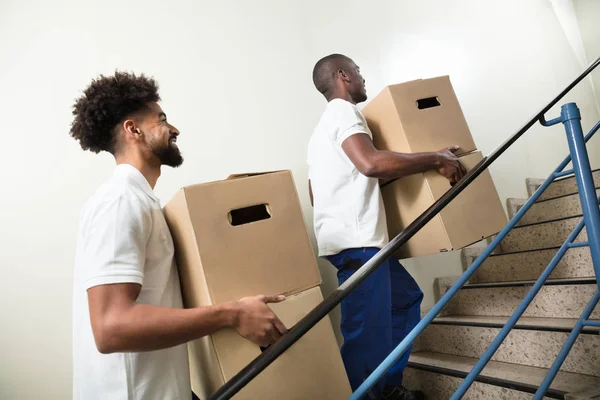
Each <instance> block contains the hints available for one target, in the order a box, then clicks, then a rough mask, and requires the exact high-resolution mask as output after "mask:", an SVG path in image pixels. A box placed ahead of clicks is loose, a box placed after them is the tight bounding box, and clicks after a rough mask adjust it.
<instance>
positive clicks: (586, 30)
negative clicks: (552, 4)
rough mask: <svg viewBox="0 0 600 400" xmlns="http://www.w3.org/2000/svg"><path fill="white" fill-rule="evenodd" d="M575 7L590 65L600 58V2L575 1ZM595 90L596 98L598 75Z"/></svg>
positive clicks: (598, 83) (598, 88)
mask: <svg viewBox="0 0 600 400" xmlns="http://www.w3.org/2000/svg"><path fill="white" fill-rule="evenodd" d="M573 6H574V7H573V8H574V10H575V14H576V16H577V22H578V25H579V30H580V32H581V39H582V42H583V47H584V50H585V56H586V61H587V62H589V63H590V62H592V61H594V60H596V59H597V58H598V57H600V35H598V21H599V18H600V2H598V1H596V0H573ZM594 88H595V91H596V96H598V94H600V76H598V74H596V78H595V79H594Z"/></svg>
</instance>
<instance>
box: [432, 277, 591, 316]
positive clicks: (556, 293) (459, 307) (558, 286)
mask: <svg viewBox="0 0 600 400" xmlns="http://www.w3.org/2000/svg"><path fill="white" fill-rule="evenodd" d="M533 283H534V282H533V281H521V282H509V283H506V282H504V283H480V284H470V285H465V286H464V287H463V288H462V289H461V290H459V291H458V293H457V294H456V295H455V296H454V298H453V299H452V300H451V301H450V302H449V303H448V305H447V306H446V307H445V308H444V310H443V311H442V314H441V315H440V316H449V315H482V316H492V317H497V316H510V315H512V313H513V311H514V310H515V309H516V307H517V306H518V305H519V303H521V301H522V300H523V298H524V297H525V295H526V294H527V292H529V290H530V289H531V286H532V285H533ZM597 288H598V285H597V284H596V281H595V279H561V280H554V281H548V282H547V284H546V285H544V286H543V287H542V288H541V289H540V291H539V293H538V294H537V296H536V297H535V298H534V299H533V301H532V302H531V304H530V305H529V307H528V308H527V309H526V310H525V313H524V314H523V316H524V317H545V318H579V316H580V315H581V312H582V311H583V310H584V308H585V306H586V305H587V304H588V303H589V301H590V299H591V298H592V296H593V294H594V293H595V291H596V290H597ZM599 317H600V306H597V307H596V309H595V311H594V312H593V313H592V317H591V318H594V319H599Z"/></svg>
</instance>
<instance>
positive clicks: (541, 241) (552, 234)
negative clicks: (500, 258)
mask: <svg viewBox="0 0 600 400" xmlns="http://www.w3.org/2000/svg"><path fill="white" fill-rule="evenodd" d="M580 220H581V217H572V218H565V219H559V220H554V221H548V222H542V223H537V224H532V225H523V226H517V227H515V228H514V229H513V230H511V231H510V232H509V234H508V235H507V236H506V238H504V240H503V241H502V243H501V244H500V249H501V252H502V253H514V252H518V251H527V250H538V249H547V248H551V247H559V246H561V245H562V244H563V242H564V241H565V240H566V239H567V237H568V236H569V234H570V233H571V231H573V229H574V228H575V226H577V224H578V223H579V221H580ZM586 240H587V234H586V230H585V228H583V231H582V232H581V233H580V234H579V236H578V237H577V239H576V240H575V241H576V242H584V241H586Z"/></svg>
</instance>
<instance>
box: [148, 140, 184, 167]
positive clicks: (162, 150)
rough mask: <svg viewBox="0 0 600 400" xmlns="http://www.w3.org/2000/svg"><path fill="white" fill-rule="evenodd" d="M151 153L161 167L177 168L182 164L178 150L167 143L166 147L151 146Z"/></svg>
mask: <svg viewBox="0 0 600 400" xmlns="http://www.w3.org/2000/svg"><path fill="white" fill-rule="evenodd" d="M152 153H154V155H155V156H156V157H158V159H159V160H160V163H161V165H167V166H169V167H173V168H177V167H179V166H180V165H181V164H182V163H183V156H182V155H181V152H180V151H179V148H178V147H177V146H176V145H174V144H171V143H169V144H168V145H167V146H164V145H163V146H152Z"/></svg>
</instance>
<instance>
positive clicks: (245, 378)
mask: <svg viewBox="0 0 600 400" xmlns="http://www.w3.org/2000/svg"><path fill="white" fill-rule="evenodd" d="M598 65H600V57H599V58H598V59H596V61H594V62H593V63H592V64H590V66H589V67H588V68H586V70H585V71H583V72H582V73H581V74H580V75H579V76H578V77H577V78H576V79H575V80H574V81H573V82H571V84H569V85H568V86H567V87H566V88H565V89H564V90H563V91H562V92H561V93H560V94H559V95H558V96H556V97H555V98H554V99H553V100H552V101H551V102H550V103H548V105H546V106H545V107H544V108H542V110H541V111H540V112H539V113H537V114H536V115H535V116H534V117H533V118H532V119H531V120H530V121H529V122H527V123H526V124H525V125H524V126H523V127H522V128H521V129H519V130H518V131H517V132H516V133H515V134H513V135H512V136H511V137H510V138H508V139H507V140H506V141H505V142H504V143H502V144H501V145H500V146H499V147H498V148H497V149H496V150H494V151H493V152H492V153H490V155H488V156H487V157H484V158H483V160H481V161H480V162H479V163H478V164H477V165H476V166H475V167H474V168H473V169H472V170H471V171H469V172H468V173H467V174H466V175H465V176H464V177H463V178H462V179H461V180H460V181H459V182H458V183H457V184H456V185H454V186H453V187H452V188H450V190H448V191H447V192H446V193H445V194H444V195H443V196H442V197H441V198H440V199H438V200H437V201H436V202H435V203H433V204H432V205H431V206H430V207H429V208H428V209H427V210H425V211H424V212H423V213H422V214H421V215H420V216H419V217H418V218H417V219H415V220H414V221H413V222H412V223H411V224H410V225H409V226H408V227H406V229H404V230H403V231H402V232H400V233H399V234H398V236H396V237H395V238H394V239H392V240H391V241H390V242H389V243H388V244H387V245H386V246H385V247H383V248H382V249H381V250H380V251H379V252H378V253H377V254H376V255H375V256H373V258H371V259H370V260H369V261H368V262H367V263H365V264H364V265H363V266H362V267H361V268H359V269H358V270H357V271H356V272H355V273H354V274H353V275H352V276H351V277H350V278H348V279H347V280H346V281H345V282H344V283H343V284H342V285H340V286H339V287H338V288H337V289H336V290H335V291H334V292H333V293H332V294H331V296H329V297H328V298H327V299H325V300H324V301H323V302H321V303H320V304H319V305H317V306H316V307H315V308H314V309H313V310H312V311H310V312H309V313H308V314H307V315H306V316H305V317H304V318H302V319H301V320H300V321H298V323H297V324H296V325H294V327H292V328H291V329H290V330H289V332H288V333H287V334H286V335H283V336H282V337H281V338H280V339H279V340H278V341H277V342H275V343H274V344H272V345H271V346H269V347H268V348H267V349H266V350H265V351H264V352H263V353H262V354H261V355H259V356H258V357H256V358H255V359H254V360H253V361H252V362H251V363H250V364H248V365H247V366H246V367H245V368H244V369H242V370H241V371H240V372H239V373H238V374H237V375H235V376H234V377H233V378H231V380H229V381H228V382H227V383H225V385H223V386H222V387H221V388H220V389H219V390H217V391H216V392H215V393H214V394H213V395H212V396H211V397H210V398H209V400H226V399H230V398H231V397H233V396H234V395H235V394H236V393H237V392H239V391H240V390H241V389H242V388H243V387H244V386H246V385H247V384H248V382H250V381H251V380H252V379H254V378H255V377H256V376H257V375H258V374H259V373H260V372H261V371H263V370H264V369H265V368H267V367H268V366H269V365H270V364H271V363H272V362H273V361H275V359H276V358H277V357H279V356H280V355H281V354H283V352H285V351H286V350H287V349H288V348H290V347H291V346H292V345H293V344H294V343H296V341H298V339H300V338H301V337H302V336H303V335H304V334H305V333H306V332H308V331H309V330H310V329H311V328H312V327H313V326H315V325H316V324H317V323H318V322H319V321H320V320H321V319H322V318H323V317H325V316H326V315H327V314H329V313H330V312H331V310H333V309H334V308H335V307H336V306H337V305H338V304H339V303H340V302H341V301H342V299H344V298H345V297H346V296H348V295H349V294H350V292H351V291H352V290H354V288H356V287H357V286H358V285H359V284H360V283H361V282H363V281H364V280H365V279H366V278H367V277H368V276H369V275H370V274H371V273H372V272H373V271H375V270H376V269H377V268H378V267H379V266H381V264H383V263H384V262H385V261H386V260H387V259H388V258H390V257H391V256H392V255H393V254H394V253H395V252H396V251H398V249H399V248H400V247H401V246H402V245H404V244H405V243H406V242H407V241H408V240H409V239H410V238H412V237H413V236H414V235H415V234H416V233H417V232H418V231H419V230H420V229H421V228H423V227H424V226H425V224H427V223H428V222H429V221H430V220H431V219H432V218H433V217H435V216H436V215H437V214H438V213H439V212H440V211H442V210H443V209H444V207H446V206H447V205H448V203H450V202H451V201H452V200H453V199H454V198H455V197H456V196H458V195H459V194H460V193H461V192H462V191H463V190H464V189H465V188H466V187H467V186H469V184H470V183H471V182H473V181H474V180H475V178H477V177H478V176H479V175H480V174H481V173H482V172H483V171H485V170H486V169H487V168H488V167H489V166H490V165H491V164H492V163H493V162H494V161H495V160H496V159H497V158H498V157H500V155H502V153H504V152H505V151H506V150H507V149H508V148H509V147H510V146H512V144H513V143H514V142H516V141H517V140H518V139H519V138H520V137H521V136H523V134H524V133H525V132H526V131H527V130H528V129H529V128H531V127H532V126H533V125H534V124H535V123H536V122H538V121H539V122H540V123H542V124H545V123H546V120H545V118H544V114H546V112H547V111H548V110H550V109H551V108H552V107H553V106H554V105H555V104H556V103H558V102H559V101H560V99H562V98H563V97H564V96H565V95H566V94H567V93H568V92H569V91H570V90H571V89H573V87H574V86H575V85H577V84H578V83H579V82H581V81H582V80H583V79H584V78H585V77H586V76H587V75H589V73H590V72H592V71H593V70H594V69H595V68H596V67H597V66H598Z"/></svg>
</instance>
